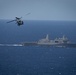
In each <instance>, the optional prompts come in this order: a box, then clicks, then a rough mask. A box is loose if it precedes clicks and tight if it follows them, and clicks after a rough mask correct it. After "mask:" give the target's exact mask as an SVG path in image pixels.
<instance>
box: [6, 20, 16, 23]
mask: <svg viewBox="0 0 76 75" xmlns="http://www.w3.org/2000/svg"><path fill="white" fill-rule="evenodd" d="M13 21H16V20H11V21H8V22H7V23H10V22H13Z"/></svg>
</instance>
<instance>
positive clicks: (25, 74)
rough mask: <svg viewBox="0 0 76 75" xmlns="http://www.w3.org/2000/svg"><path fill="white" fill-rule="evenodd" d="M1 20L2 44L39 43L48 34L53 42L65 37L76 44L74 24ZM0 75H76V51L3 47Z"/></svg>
mask: <svg viewBox="0 0 76 75" xmlns="http://www.w3.org/2000/svg"><path fill="white" fill-rule="evenodd" d="M6 22H7V20H0V44H16V43H21V42H24V41H26V42H27V41H38V40H39V39H42V38H44V37H45V36H46V35H47V34H49V38H50V39H55V38H56V37H62V36H63V35H65V36H66V37H67V38H68V39H69V40H70V41H71V42H74V43H76V22H75V21H30V20H29V21H24V25H23V26H20V27H19V26H17V25H16V24H15V22H12V23H9V24H7V23H6ZM0 75H76V48H54V47H47V46H44V47H41V46H0Z"/></svg>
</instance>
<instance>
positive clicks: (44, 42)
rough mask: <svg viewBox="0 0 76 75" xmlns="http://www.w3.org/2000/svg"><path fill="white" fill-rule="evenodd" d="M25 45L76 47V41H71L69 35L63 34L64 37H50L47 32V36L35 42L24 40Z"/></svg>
mask: <svg viewBox="0 0 76 75" xmlns="http://www.w3.org/2000/svg"><path fill="white" fill-rule="evenodd" d="M21 44H22V45H23V46H52V47H76V44H75V43H71V42H70V41H69V40H68V38H67V37H65V36H64V35H63V37H62V38H55V39H54V40H50V39H49V35H48V34H47V35H46V37H45V38H43V39H40V40H39V41H35V42H23V43H21Z"/></svg>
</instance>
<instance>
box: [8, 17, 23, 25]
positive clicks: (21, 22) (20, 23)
mask: <svg viewBox="0 0 76 75" xmlns="http://www.w3.org/2000/svg"><path fill="white" fill-rule="evenodd" d="M21 18H22V17H21ZM21 18H18V17H15V19H14V20H11V21H8V22H7V23H10V22H13V21H16V23H17V25H18V26H21V25H23V24H24V22H23V21H22V20H21Z"/></svg>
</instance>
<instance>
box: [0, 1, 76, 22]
mask: <svg viewBox="0 0 76 75" xmlns="http://www.w3.org/2000/svg"><path fill="white" fill-rule="evenodd" d="M27 13H31V14H29V15H26V14H27ZM15 17H23V19H24V20H72V21H73V20H74V21H76V0H0V19H14V18H15Z"/></svg>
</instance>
